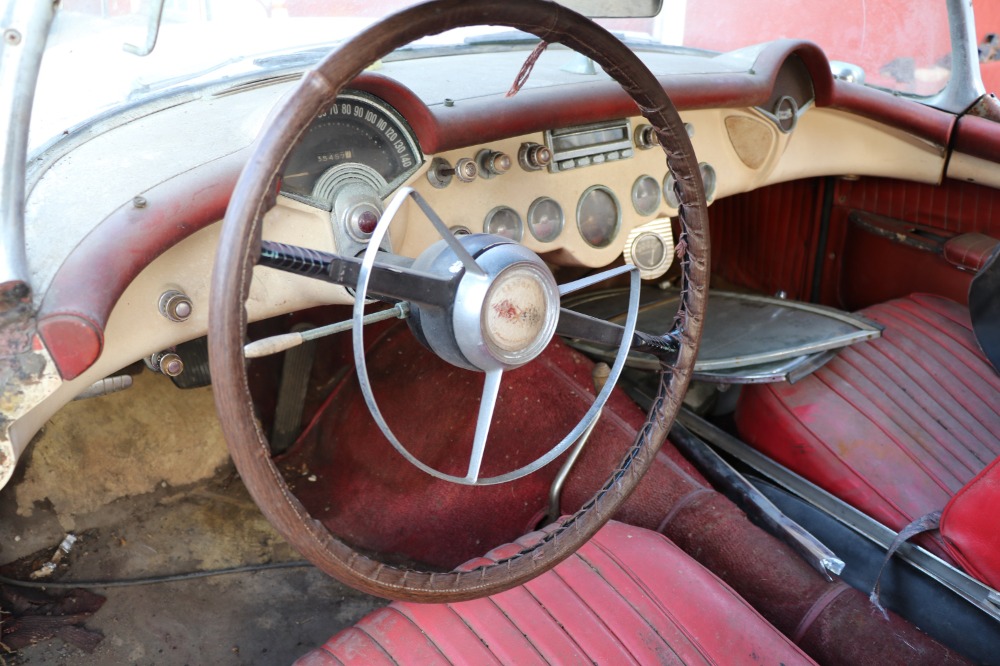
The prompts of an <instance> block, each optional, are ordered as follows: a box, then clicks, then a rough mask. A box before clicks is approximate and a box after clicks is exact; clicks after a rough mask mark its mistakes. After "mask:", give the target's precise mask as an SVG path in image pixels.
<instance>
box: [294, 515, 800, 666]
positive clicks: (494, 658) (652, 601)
mask: <svg viewBox="0 0 1000 666" xmlns="http://www.w3.org/2000/svg"><path fill="white" fill-rule="evenodd" d="M540 536H541V533H538V532H536V533H533V534H530V535H527V536H525V537H522V539H520V540H519V541H518V542H517V543H515V544H509V545H507V546H503V547H501V548H498V549H495V550H494V551H492V552H491V553H489V554H488V555H487V558H490V559H491V560H494V561H495V560H496V559H500V558H504V557H509V556H511V555H513V554H514V553H516V552H517V551H518V550H520V549H521V548H522V547H524V546H525V545H527V544H528V543H530V542H531V541H532V540H534V539H538V538H540ZM482 562H483V561H482V560H473V561H472V562H469V563H467V564H466V565H463V567H462V568H466V569H471V568H475V567H476V566H478V565H479V564H481V563H482ZM296 663H297V664H299V665H300V666H317V665H320V664H447V663H452V664H460V663H475V664H489V663H494V664H496V663H502V664H553V663H587V664H593V663H599V664H626V663H641V664H648V663H657V664H660V663H664V664H671V663H677V664H680V663H686V664H692V663H726V664H751V663H752V664H760V663H770V664H779V663H783V664H803V663H813V662H812V660H810V659H809V657H807V656H806V655H805V654H804V653H803V652H801V651H800V650H799V649H798V648H797V647H796V646H795V645H794V644H793V643H792V642H791V641H790V640H788V639H787V638H785V636H783V635H782V634H781V633H779V632H778V631H777V630H776V629H775V628H774V627H772V626H771V625H770V624H768V623H767V621H766V620H764V619H763V618H762V617H761V616H760V615H759V614H758V613H757V612H756V611H755V610H754V609H753V608H752V607H750V606H749V605H748V604H747V603H746V602H745V601H744V600H743V599H742V598H741V597H740V596H739V595H737V594H736V593H735V592H734V591H733V590H732V589H731V588H730V587H729V586H727V585H726V584H725V583H723V582H722V581H720V580H719V579H718V578H716V577H715V576H714V575H713V574H712V573H711V572H709V571H708V570H707V569H705V568H704V567H702V566H701V565H700V564H698V563H697V562H695V561H694V560H693V559H691V558H690V557H689V556H688V555H686V554H685V553H684V552H683V551H681V550H680V549H679V548H678V547H677V546H675V545H673V544H672V543H671V542H670V541H668V540H667V539H666V538H665V537H663V536H662V535H660V534H657V533H655V532H652V531H649V530H645V529H642V528H639V527H631V526H628V525H625V524H622V523H615V522H611V523H608V524H607V525H606V526H605V527H604V528H603V529H601V531H600V532H598V533H597V535H596V536H595V537H594V538H593V539H591V540H590V541H589V542H588V543H587V544H585V545H584V546H583V547H582V548H581V549H580V550H579V551H578V552H577V553H576V554H575V555H573V556H571V557H570V558H569V559H567V560H566V561H564V562H562V563H561V564H559V565H558V566H557V567H555V569H553V570H551V571H548V572H547V573H545V574H542V575H541V576H539V577H538V578H536V579H534V580H532V581H530V582H529V583H527V584H526V585H523V586H521V587H517V588H514V589H512V590H508V591H507V592H503V593H501V594H497V595H494V596H492V597H488V598H485V599H478V600H475V601H465V602H461V603H455V604H414V603H398V602H396V603H393V604H391V605H389V606H388V607H386V608H383V609H380V610H378V611H375V612H374V613H372V614H371V615H369V616H368V617H366V618H364V619H363V620H361V622H359V623H358V624H357V625H356V626H354V627H351V628H349V629H346V630H344V631H342V632H340V633H339V634H337V635H336V636H334V637H333V638H332V639H330V640H329V641H328V642H327V643H326V644H325V645H323V646H322V647H320V648H317V649H316V650H313V651H312V652H310V653H309V654H307V655H305V656H304V657H302V658H301V659H299V661H298V662H296Z"/></svg>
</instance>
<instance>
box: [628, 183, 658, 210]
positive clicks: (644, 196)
mask: <svg viewBox="0 0 1000 666" xmlns="http://www.w3.org/2000/svg"><path fill="white" fill-rule="evenodd" d="M632 205H633V206H635V211H636V212H637V213H639V215H652V214H653V213H655V212H656V209H657V208H659V207H660V184H659V183H658V182H656V179H655V178H653V177H652V176H639V178H637V179H636V181H635V183H633V185H632Z"/></svg>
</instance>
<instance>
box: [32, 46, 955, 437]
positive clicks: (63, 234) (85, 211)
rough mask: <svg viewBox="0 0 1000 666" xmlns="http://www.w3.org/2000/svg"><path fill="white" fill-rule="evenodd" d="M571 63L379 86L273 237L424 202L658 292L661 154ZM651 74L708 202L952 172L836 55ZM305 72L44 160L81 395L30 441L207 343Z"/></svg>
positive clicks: (926, 123) (506, 61) (501, 63)
mask: <svg viewBox="0 0 1000 666" xmlns="http://www.w3.org/2000/svg"><path fill="white" fill-rule="evenodd" d="M562 56H563V54H560V53H559V52H555V55H554V56H553V59H554V60H553V62H552V63H551V65H546V64H545V63H546V62H547V61H545V60H543V61H541V62H540V63H539V64H538V65H537V66H536V68H535V71H534V72H533V74H532V78H531V79H530V80H529V82H528V85H526V86H525V87H524V89H522V90H521V92H520V93H518V95H516V96H515V97H512V98H505V97H504V95H503V93H504V91H505V90H506V89H507V87H508V86H509V78H504V77H503V76H497V77H495V78H496V79H497V80H496V81H493V82H492V88H489V87H487V83H486V79H487V78H488V77H484V76H479V75H478V74H477V73H478V72H484V71H485V72H494V73H495V72H503V73H506V76H507V77H510V76H513V73H515V72H516V71H517V69H518V68H519V67H520V65H521V64H522V62H523V58H524V53H522V52H518V51H510V52H500V53H492V54H477V55H476V56H475V57H476V58H477V60H476V63H475V64H476V68H473V69H470V68H469V67H468V63H467V62H466V61H465V60H466V59H464V58H455V59H449V58H447V57H439V58H431V59H422V60H414V61H400V62H391V63H385V65H384V67H383V68H382V69H381V70H380V71H378V72H377V73H372V72H366V73H364V74H362V75H361V76H359V78H358V79H357V80H356V81H355V83H354V84H353V85H352V87H351V90H348V91H344V92H342V93H341V96H340V97H339V98H338V99H337V100H336V101H335V102H334V103H331V104H330V106H329V107H328V108H327V109H326V110H325V111H324V113H322V114H321V115H320V116H319V117H318V118H316V119H315V120H314V121H313V123H312V125H311V126H310V127H309V129H308V130H307V131H306V132H305V133H304V134H303V136H302V138H301V140H300V142H299V144H298V145H297V146H296V147H295V148H294V149H293V151H292V152H291V154H290V155H289V157H288V159H287V161H286V163H285V165H284V167H283V170H282V178H281V184H280V192H279V193H278V196H277V198H276V201H275V205H274V206H273V207H272V208H271V209H270V210H269V211H268V212H267V213H266V216H265V223H264V227H263V229H264V237H265V239H267V240H276V241H282V242H287V243H292V244H295V245H300V246H304V247H310V248H314V249H318V250H324V251H329V252H340V253H342V254H351V255H356V254H357V253H358V252H359V251H360V249H362V248H363V247H364V245H365V241H366V237H367V235H368V234H370V230H371V228H372V225H373V223H374V221H377V219H378V218H379V216H380V215H381V213H382V211H383V210H384V209H385V205H386V203H387V201H388V200H389V199H390V198H391V196H392V194H393V193H394V192H395V191H396V190H398V188H399V187H401V186H403V185H406V186H409V187H412V188H414V189H416V190H418V191H419V192H420V194H421V195H422V196H423V198H424V199H426V201H427V202H428V203H429V204H430V205H431V206H432V207H433V209H434V210H435V211H436V212H437V214H438V215H439V216H440V217H441V218H442V219H443V220H444V221H445V222H446V224H447V225H448V226H449V227H451V228H452V231H453V233H458V234H461V233H469V232H471V233H478V232H483V231H486V232H490V233H496V234H499V235H502V236H506V237H508V238H512V239H515V240H517V241H519V242H520V243H521V244H523V245H525V246H526V247H528V248H530V249H531V250H533V251H534V252H536V253H538V254H539V255H540V256H541V257H542V258H543V259H544V260H545V261H546V262H547V263H548V264H549V265H551V266H554V267H556V266H575V267H584V268H597V267H600V266H605V265H608V264H611V263H612V262H615V261H621V260H624V261H628V262H632V263H634V264H636V265H637V266H639V267H640V269H641V271H642V275H643V277H645V278H647V279H657V278H659V277H660V276H662V275H664V274H665V272H666V271H667V270H668V269H669V266H670V263H671V260H672V257H673V256H674V249H673V244H674V241H675V238H674V236H673V229H672V226H673V225H672V222H671V219H672V218H673V217H675V216H676V214H677V208H676V199H675V198H674V196H673V184H672V182H670V179H669V178H668V177H667V169H666V164H665V159H664V155H663V152H662V150H660V149H659V147H658V146H656V145H655V141H654V140H653V138H652V136H651V134H650V133H649V131H648V123H647V122H646V121H645V119H644V118H642V116H641V115H639V114H638V113H637V110H636V108H635V105H634V103H633V102H632V101H631V99H630V98H629V97H628V96H627V95H626V94H625V93H623V92H622V91H621V89H620V88H619V87H618V86H617V84H615V83H613V82H611V81H610V80H609V79H608V77H606V76H604V75H603V74H598V75H597V76H594V77H591V78H583V77H580V75H576V74H567V73H565V72H563V71H562V70H560V68H559V65H560V61H559V60H558V58H561V57H562ZM645 57H646V56H645V55H644V58H645ZM647 64H649V65H650V67H651V68H652V69H653V71H654V74H656V75H657V76H658V77H659V78H660V80H661V81H662V82H663V84H664V86H665V88H666V89H667V90H668V92H669V93H670V95H671V97H672V99H673V101H674V103H675V105H676V106H677V107H678V108H679V110H680V112H681V116H682V119H683V120H684V121H685V123H686V126H687V128H688V132H689V135H690V136H691V140H692V143H693V145H694V148H695V151H696V154H697V157H698V160H699V162H700V164H701V176H702V179H703V181H704V182H705V185H706V190H707V192H708V195H709V200H710V201H713V200H717V199H720V198H722V197H727V196H730V195H733V194H737V193H741V192H749V191H752V190H754V189H757V188H759V187H762V186H766V185H768V184H772V183H777V182H783V181H787V180H792V179H797V178H806V177H812V176H822V175H840V174H850V175H892V176H895V177H898V178H904V179H909V180H914V181H919V182H938V181H939V180H940V179H941V178H942V174H943V172H944V162H945V152H946V150H945V146H946V145H947V137H948V131H949V130H950V127H951V123H952V120H953V117H952V116H950V115H948V114H945V113H943V112H937V111H935V110H933V109H929V108H927V107H920V106H919V105H915V104H908V105H907V106H906V107H905V113H904V112H901V111H900V110H899V108H898V103H897V101H896V100H894V99H893V98H892V96H891V95H887V94H884V93H879V92H878V91H869V90H867V89H862V88H860V87H858V86H851V87H844V86H841V85H840V84H838V83H837V82H834V81H833V79H832V77H831V76H830V73H829V64H828V63H827V62H826V59H825V56H824V55H823V54H822V52H821V51H819V49H818V48H817V47H815V45H811V44H808V43H803V42H776V43H771V44H769V45H764V46H762V47H761V48H760V49H759V50H758V51H757V52H755V53H753V54H750V56H748V55H747V53H739V54H736V55H734V56H731V57H728V59H727V57H726V56H718V57H714V58H709V59H705V58H698V59H693V58H691V57H689V56H671V55H668V54H651V55H649V58H648V61H647ZM428 68H431V69H430V70H429V69H428ZM428 71H433V72H434V76H428ZM298 76H299V75H298V73H293V74H289V75H287V76H276V77H274V78H273V79H270V80H267V81H264V82H256V81H251V82H245V83H243V82H221V83H218V84H216V85H214V87H213V86H210V87H207V88H202V89H198V90H196V91H191V92H185V93H183V94H179V95H177V96H174V97H167V98H164V99H161V100H153V101H151V102H149V103H147V104H145V105H140V106H138V107H135V108H131V109H129V110H128V111H127V113H116V114H110V115H108V116H106V117H103V118H99V119H96V120H95V121H94V122H92V123H90V124H89V125H87V126H85V127H82V128H77V129H76V130H74V131H72V132H70V133H68V134H67V135H66V136H65V137H61V138H59V139H58V140H56V141H55V142H54V143H53V144H51V145H50V146H48V147H47V148H45V149H44V150H43V151H42V152H41V153H40V154H38V155H36V156H35V157H34V158H33V159H32V161H31V163H30V164H29V188H30V192H29V196H28V200H27V205H26V217H27V227H26V233H27V245H28V250H29V258H30V263H31V266H30V268H31V271H32V281H33V284H34V285H35V289H36V298H37V299H38V303H37V305H38V308H39V331H40V334H41V336H42V338H43V339H44V340H45V344H46V347H47V349H48V351H49V353H50V354H51V355H52V358H53V361H54V362H55V365H56V367H57V368H58V369H59V373H60V375H61V377H62V379H63V380H64V382H63V384H62V385H61V386H60V388H59V389H58V390H57V391H56V392H55V393H54V394H53V396H52V397H51V398H50V399H49V400H47V401H46V403H44V404H43V405H42V406H40V408H39V409H36V410H35V413H33V414H32V415H31V417H30V418H26V419H23V420H22V421H21V422H19V423H18V425H17V428H18V429H19V430H20V432H21V434H20V438H22V439H24V441H25V443H26V441H27V439H28V438H30V436H31V435H32V434H33V433H34V431H35V430H37V428H38V427H40V426H41V424H42V423H44V422H45V420H47V419H48V418H49V416H51V414H52V413H54V411H55V410H56V409H58V407H59V406H61V404H64V403H65V402H66V401H68V400H69V399H71V398H72V397H73V396H74V395H75V394H76V393H78V392H79V391H80V390H82V389H83V388H85V387H86V386H89V385H90V384H92V383H93V382H95V381H97V380H99V379H101V378H103V377H105V376H108V375H110V374H112V373H114V372H115V371H117V370H119V369H120V368H121V367H123V366H125V365H127V364H129V363H131V362H133V361H134V360H136V359H139V358H144V357H147V356H149V355H150V354H151V353H156V352H158V351H161V350H164V349H168V348H170V347H172V346H174V345H177V344H179V343H181V342H184V341H187V340H192V339H195V338H198V337H200V336H203V335H204V334H205V331H206V330H207V327H208V316H209V312H208V307H207V303H208V289H209V282H210V276H211V273H212V265H213V261H214V256H215V251H216V246H217V244H218V240H217V239H218V230H219V224H218V222H219V220H220V219H221V218H222V217H223V216H224V214H225V210H226V206H227V204H228V201H229V197H230V195H231V193H232V191H233V188H234V187H235V184H236V181H237V179H238V176H239V173H240V171H241V170H242V169H243V168H244V166H245V165H246V164H247V161H248V158H249V154H250V149H251V147H252V144H253V141H254V139H255V138H256V136H257V134H258V133H259V131H260V128H261V127H262V126H263V124H264V123H265V121H266V119H267V117H268V116H269V115H270V114H271V113H272V110H273V109H274V108H275V107H276V105H278V104H280V103H281V101H282V100H283V99H284V98H285V96H287V95H288V94H289V93H290V90H291V89H292V87H293V86H294V84H295V82H296V81H297V79H298ZM845 85H846V84H845ZM345 185H350V187H344V186H345ZM81 192H86V193H87V196H85V197H81V196H80V193H81ZM344 192H347V193H348V195H349V196H345V195H344V194H343V193H344ZM709 214H710V216H711V207H710V208H709ZM399 215H400V219H399V220H398V221H396V222H394V224H393V226H392V229H391V235H390V237H389V243H390V244H391V247H390V248H389V249H391V250H392V251H393V252H394V253H397V254H401V255H404V256H407V257H416V256H418V255H419V254H420V252H422V251H423V250H424V249H425V248H427V247H428V246H429V245H430V244H431V243H433V242H434V241H436V240H437V238H438V237H437V235H436V233H435V232H434V230H433V228H432V226H431V225H430V224H429V223H428V222H427V220H426V218H425V217H424V216H423V214H422V213H421V212H420V210H419V209H418V208H417V206H416V205H414V204H412V202H411V203H408V204H406V205H405V206H403V208H402V209H401V210H400V214H399ZM723 232H724V231H723ZM123 247H128V248H129V251H128V252H122V251H121V250H122V248H123ZM168 292H169V293H175V292H176V293H180V294H182V295H183V296H184V298H185V299H186V301H187V302H188V303H189V304H190V308H189V316H187V317H185V318H183V319H182V320H176V318H174V319H172V318H170V317H168V316H167V314H169V313H166V314H165V313H164V311H163V310H162V309H161V307H160V303H161V300H162V298H163V296H164V294H167V293H168ZM352 300H353V299H352V297H351V295H350V293H348V291H347V290H346V289H343V288H341V287H337V286H334V285H329V284H325V283H320V282H317V281H315V280H309V279H306V278H301V277H297V276H291V275H287V274H280V273H277V272H276V271H271V270H268V269H263V268H258V269H256V270H255V271H254V280H253V283H252V288H251V292H250V298H249V300H248V302H247V311H248V315H249V317H250V318H251V319H253V320H257V319H263V318H267V317H272V316H275V315H279V314H284V313H288V312H293V311H296V310H301V309H305V308H309V307H314V306H316V305H321V304H331V303H344V304H346V303H350V302H352Z"/></svg>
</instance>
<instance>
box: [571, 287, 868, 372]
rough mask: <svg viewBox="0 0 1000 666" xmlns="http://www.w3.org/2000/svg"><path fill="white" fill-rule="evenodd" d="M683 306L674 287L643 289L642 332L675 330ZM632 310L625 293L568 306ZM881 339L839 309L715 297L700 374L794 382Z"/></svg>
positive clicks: (647, 366)
mask: <svg viewBox="0 0 1000 666" xmlns="http://www.w3.org/2000/svg"><path fill="white" fill-rule="evenodd" d="M678 300H679V291H678V290H676V289H667V290H661V289H657V288H655V287H646V288H644V289H643V292H642V296H641V309H640V312H639V321H638V324H637V328H638V329H640V330H642V331H645V332H647V333H662V332H664V331H669V330H670V329H671V328H672V326H673V319H674V314H675V313H676V311H677V303H678ZM627 305H628V294H627V291H626V290H623V289H610V290H606V291H600V292H594V293H588V294H584V295H582V296H580V297H577V298H573V299H567V300H566V301H564V302H563V306H564V307H567V308H569V309H572V310H577V311H579V312H583V313H585V314H589V315H592V316H595V317H600V318H603V319H609V320H611V321H619V322H620V321H621V320H623V319H624V316H625V314H624V313H625V309H626V307H627ZM881 333H882V327H881V326H880V325H879V324H876V323H874V322H872V321H871V320H869V319H866V318H864V317H862V316H859V315H855V314H850V313H847V312H842V311H840V310H835V309H833V308H827V307H823V306H819V305H813V304H811V303H802V302H798V301H789V300H784V299H781V298H771V297H768V296H758V295H756V294H740V293H733V292H726V291H712V292H711V293H710V294H709V297H708V310H707V315H706V319H705V330H704V333H703V335H702V340H701V350H700V351H699V354H698V362H697V363H696V364H695V375H694V376H695V379H700V380H702V381H708V382H717V383H727V384H751V383H767V382H779V381H786V380H788V381H795V380H797V379H799V378H801V377H804V376H805V375H807V374H809V373H811V372H813V371H815V370H816V369H818V368H819V367H821V366H822V365H823V364H824V363H826V362H827V361H828V360H830V359H831V358H832V357H833V354H832V353H830V351H831V350H835V349H839V348H841V347H845V346H848V345H852V344H854V343H856V342H861V341H864V340H871V339H873V338H877V337H879V336H880V335H881ZM570 344H571V345H572V346H574V347H576V348H577V349H579V350H581V351H583V352H585V353H587V354H590V355H593V356H598V357H601V358H610V357H611V352H609V351H608V350H607V349H605V348H603V347H601V346H599V345H595V344H592V343H588V342H581V341H572V342H570ZM629 365H630V366H631V367H634V368H639V369H644V370H657V369H659V363H658V361H657V360H656V359H654V358H653V357H652V356H650V355H647V354H640V353H636V354H632V355H631V356H630V357H629Z"/></svg>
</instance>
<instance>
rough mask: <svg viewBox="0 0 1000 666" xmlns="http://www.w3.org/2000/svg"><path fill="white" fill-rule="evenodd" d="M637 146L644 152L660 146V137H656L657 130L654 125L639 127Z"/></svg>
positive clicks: (635, 136) (637, 128) (636, 135)
mask: <svg viewBox="0 0 1000 666" xmlns="http://www.w3.org/2000/svg"><path fill="white" fill-rule="evenodd" d="M634 140H635V145H636V147H637V148H641V149H642V150H648V149H649V148H653V147H655V146H658V145H660V137H658V136H657V135H656V130H654V129H653V126H652V125H639V126H638V127H636V128H635V135H634Z"/></svg>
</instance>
